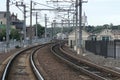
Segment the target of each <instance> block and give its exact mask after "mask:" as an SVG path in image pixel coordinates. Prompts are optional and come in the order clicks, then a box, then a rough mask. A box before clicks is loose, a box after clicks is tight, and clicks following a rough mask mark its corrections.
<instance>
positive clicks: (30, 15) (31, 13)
mask: <svg viewBox="0 0 120 80" xmlns="http://www.w3.org/2000/svg"><path fill="white" fill-rule="evenodd" d="M30 44H32V1H30Z"/></svg>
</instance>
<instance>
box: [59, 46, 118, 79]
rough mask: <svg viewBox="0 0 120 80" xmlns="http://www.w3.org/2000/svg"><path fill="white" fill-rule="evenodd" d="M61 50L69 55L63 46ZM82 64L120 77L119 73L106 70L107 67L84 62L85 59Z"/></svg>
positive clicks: (81, 60)
mask: <svg viewBox="0 0 120 80" xmlns="http://www.w3.org/2000/svg"><path fill="white" fill-rule="evenodd" d="M60 50H61V51H62V52H63V53H67V52H66V51H65V50H64V49H63V48H62V46H61V47H60ZM69 56H71V57H73V56H72V55H71V54H69ZM73 58H76V59H78V58H77V57H73ZM79 60H80V62H81V63H86V64H88V65H89V66H91V67H96V68H97V69H99V70H101V71H104V72H106V73H109V74H111V75H114V76H117V77H120V72H117V71H114V70H111V69H109V68H106V67H103V66H100V65H96V64H94V63H91V62H88V61H86V60H83V59H79Z"/></svg>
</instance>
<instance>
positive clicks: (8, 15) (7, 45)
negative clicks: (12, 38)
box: [6, 0, 10, 48]
mask: <svg viewBox="0 0 120 80" xmlns="http://www.w3.org/2000/svg"><path fill="white" fill-rule="evenodd" d="M6 2H7V3H6V8H7V9H6V10H7V12H6V17H7V21H6V23H7V25H6V48H9V47H10V46H9V34H10V11H9V10H10V9H9V8H10V5H9V2H10V0H7V1H6Z"/></svg>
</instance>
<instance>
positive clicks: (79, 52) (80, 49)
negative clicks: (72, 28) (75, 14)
mask: <svg viewBox="0 0 120 80" xmlns="http://www.w3.org/2000/svg"><path fill="white" fill-rule="evenodd" d="M83 2H84V3H85V2H88V1H83V0H79V34H78V35H79V42H78V47H79V51H78V54H82V53H83V47H82V28H83V27H82V3H83Z"/></svg>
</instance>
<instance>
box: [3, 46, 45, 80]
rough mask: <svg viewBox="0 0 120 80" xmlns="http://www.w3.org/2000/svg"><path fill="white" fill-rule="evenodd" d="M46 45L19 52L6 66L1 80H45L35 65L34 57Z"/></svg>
mask: <svg viewBox="0 0 120 80" xmlns="http://www.w3.org/2000/svg"><path fill="white" fill-rule="evenodd" d="M45 45H46V44H42V45H37V46H32V47H29V48H26V49H24V50H21V51H19V52H17V53H16V54H15V55H14V56H13V57H12V58H11V59H10V61H9V62H8V64H7V65H6V68H5V70H4V72H3V75H2V79H1V80H44V79H43V77H42V76H41V75H40V73H39V71H38V70H37V68H36V66H35V64H34V60H33V55H34V53H35V52H36V51H37V50H38V49H39V48H41V47H43V46H45Z"/></svg>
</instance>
